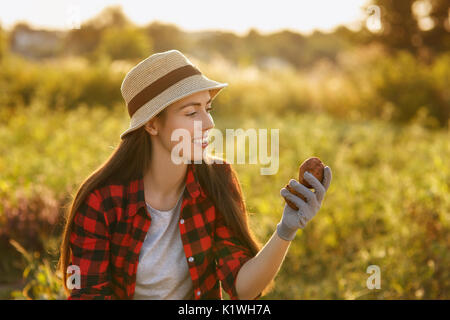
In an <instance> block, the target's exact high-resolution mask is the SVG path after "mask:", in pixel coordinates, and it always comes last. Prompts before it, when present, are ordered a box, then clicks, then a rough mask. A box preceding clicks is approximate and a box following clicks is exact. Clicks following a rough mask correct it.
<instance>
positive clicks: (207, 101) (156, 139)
mask: <svg viewBox="0 0 450 320" xmlns="http://www.w3.org/2000/svg"><path fill="white" fill-rule="evenodd" d="M210 111H211V96H210V93H209V90H204V91H200V92H197V93H193V94H191V95H189V96H187V97H185V98H183V99H180V100H178V101H176V102H174V103H173V104H171V105H170V106H168V107H167V108H165V112H164V114H163V115H162V116H161V117H155V118H153V119H152V120H150V121H149V122H147V124H146V125H145V129H146V130H147V132H148V133H149V134H150V136H151V138H152V143H153V146H154V148H155V152H161V151H163V150H166V151H167V152H168V153H169V155H171V152H172V149H173V148H174V147H175V146H176V145H180V146H181V144H180V143H181V142H182V141H183V140H182V139H184V136H183V137H182V138H180V135H176V136H175V138H174V139H175V141H171V137H172V133H173V132H174V131H175V130H176V129H184V130H185V133H188V135H186V137H188V138H189V142H186V144H182V145H183V146H186V147H187V146H188V145H189V148H190V150H191V152H190V157H189V158H190V160H191V161H194V160H201V159H202V157H203V151H204V148H205V145H203V146H202V143H201V137H204V138H206V136H207V134H208V130H210V129H212V128H213V127H214V121H213V118H212V116H211V114H210ZM194 121H198V123H197V130H198V133H197V137H199V138H200V139H199V140H200V141H198V140H196V141H194V138H195V136H194ZM199 124H201V127H200V125H199ZM184 130H183V131H184ZM180 146H178V148H177V149H180ZM178 155H179V156H180V157H183V158H184V153H183V149H181V150H180V152H178ZM186 158H188V155H186Z"/></svg>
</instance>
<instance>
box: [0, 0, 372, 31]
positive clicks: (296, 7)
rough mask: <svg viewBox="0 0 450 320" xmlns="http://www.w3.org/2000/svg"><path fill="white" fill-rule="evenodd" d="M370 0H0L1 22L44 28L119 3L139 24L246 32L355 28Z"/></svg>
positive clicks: (72, 23) (68, 22)
mask: <svg viewBox="0 0 450 320" xmlns="http://www.w3.org/2000/svg"><path fill="white" fill-rule="evenodd" d="M367 3H368V0H340V1H337V0H313V1H308V0H275V1H274V0H272V1H267V0H259V1H255V0H246V1H245V0H227V1H211V0H191V1H186V0H160V1H155V0H146V1H143V0H109V1H108V0H13V1H0V24H1V26H2V27H4V28H8V29H9V28H11V27H12V26H13V25H14V24H15V23H16V22H17V21H25V22H28V23H29V24H31V25H32V26H35V27H38V28H48V29H58V30H63V29H69V28H71V27H73V26H76V25H79V23H80V22H83V21H85V20H87V19H89V18H92V17H93V16H95V15H97V14H98V13H99V12H100V11H101V10H102V9H103V8H105V7H107V6H110V5H121V6H122V8H123V11H124V13H125V14H126V15H127V16H128V18H130V19H131V20H132V21H133V22H135V23H136V24H137V25H146V24H148V23H151V22H152V21H160V22H166V23H173V24H176V25H178V26H179V27H181V28H182V29H184V30H186V31H199V30H226V31H233V32H235V33H237V34H241V35H243V34H245V33H246V32H248V30H249V29H250V28H255V29H258V30H259V31H260V32H262V33H270V32H275V31H279V30H282V29H289V30H292V31H297V32H301V33H311V32H312V31H314V30H316V29H318V30H321V31H324V32H327V31H332V30H333V29H334V28H335V27H336V26H338V25H346V26H348V27H350V28H358V26H359V22H361V21H364V19H365V11H364V9H363V7H364V5H366V4H367Z"/></svg>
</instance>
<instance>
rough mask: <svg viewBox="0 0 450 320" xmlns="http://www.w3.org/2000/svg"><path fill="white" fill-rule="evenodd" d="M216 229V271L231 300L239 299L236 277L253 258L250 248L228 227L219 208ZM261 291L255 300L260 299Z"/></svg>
mask: <svg viewBox="0 0 450 320" xmlns="http://www.w3.org/2000/svg"><path fill="white" fill-rule="evenodd" d="M216 219H217V220H216V231H215V235H214V242H215V244H214V247H215V255H216V260H217V264H216V273H217V276H218V278H219V280H220V281H221V282H222V286H223V289H224V290H225V291H226V292H227V293H228V295H229V296H230V299H231V300H238V299H239V297H238V295H237V292H236V279H237V274H238V272H239V269H240V268H241V267H242V266H243V265H244V263H245V262H247V261H248V260H250V259H251V258H252V255H251V252H250V249H249V248H247V247H246V246H244V245H243V244H242V242H241V241H240V240H239V239H238V237H237V236H236V235H235V234H234V233H233V231H232V230H231V228H229V227H227V226H226V224H225V220H224V218H223V216H222V214H221V213H220V212H219V210H216ZM260 296H261V293H260V294H258V296H257V297H255V298H254V300H256V299H258V298H259V297H260Z"/></svg>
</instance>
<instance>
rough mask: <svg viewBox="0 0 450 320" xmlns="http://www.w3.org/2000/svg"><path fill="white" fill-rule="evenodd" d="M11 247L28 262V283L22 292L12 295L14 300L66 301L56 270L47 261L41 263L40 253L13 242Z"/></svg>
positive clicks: (18, 291)
mask: <svg viewBox="0 0 450 320" xmlns="http://www.w3.org/2000/svg"><path fill="white" fill-rule="evenodd" d="M11 245H13V246H14V248H16V250H17V251H19V252H20V253H21V254H22V256H23V257H24V258H25V260H26V262H27V266H26V268H25V269H24V271H23V278H24V280H25V282H26V285H25V287H24V288H23V289H22V290H16V291H13V292H12V293H11V298H13V299H20V300H23V299H27V300H36V299H37V300H56V299H64V298H65V295H64V290H63V288H62V286H61V284H60V282H61V280H60V279H59V278H58V277H57V276H56V272H55V268H54V267H52V266H51V264H50V262H49V261H48V260H47V259H43V260H42V261H41V259H40V255H39V252H33V253H31V252H28V251H27V250H26V249H25V248H23V247H22V246H21V245H20V243H18V242H17V241H14V240H11Z"/></svg>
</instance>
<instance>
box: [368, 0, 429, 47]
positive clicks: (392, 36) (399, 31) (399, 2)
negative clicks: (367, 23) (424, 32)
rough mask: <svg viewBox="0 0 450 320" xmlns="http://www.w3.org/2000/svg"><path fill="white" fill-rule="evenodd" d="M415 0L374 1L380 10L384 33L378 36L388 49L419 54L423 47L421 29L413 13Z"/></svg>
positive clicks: (373, 3)
mask: <svg viewBox="0 0 450 320" xmlns="http://www.w3.org/2000/svg"><path fill="white" fill-rule="evenodd" d="M414 2H415V0H372V4H371V5H377V6H378V7H379V8H380V14H381V15H380V20H381V25H382V31H381V32H380V34H379V35H377V36H376V38H378V39H379V40H381V41H382V42H383V43H384V44H385V45H386V46H387V47H389V48H392V49H406V50H408V51H410V52H417V48H418V47H419V46H420V45H422V43H421V37H420V29H419V26H418V24H417V20H416V17H415V15H414V13H413V9H412V5H413V3H414ZM369 6H370V5H369Z"/></svg>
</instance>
